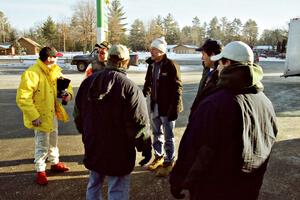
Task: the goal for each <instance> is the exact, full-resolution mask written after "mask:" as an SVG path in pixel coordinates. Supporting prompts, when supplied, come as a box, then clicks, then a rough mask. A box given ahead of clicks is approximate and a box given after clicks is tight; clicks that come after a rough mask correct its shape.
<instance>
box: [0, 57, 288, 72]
mask: <svg viewBox="0 0 300 200" xmlns="http://www.w3.org/2000/svg"><path fill="white" fill-rule="evenodd" d="M80 54H81V55H82V54H83V52H66V53H64V56H63V57H60V58H59V59H58V61H57V63H58V65H59V66H60V67H62V68H63V69H66V70H75V71H76V70H77V68H76V66H75V65H71V64H70V62H71V60H72V58H73V56H75V55H80ZM138 55H139V59H140V60H145V59H146V58H148V57H150V53H149V52H138ZM167 56H168V57H169V58H170V59H174V60H187V61H188V60H200V59H201V55H200V54H176V53H167ZM37 58H38V56H37V55H26V56H0V66H9V67H24V68H26V67H28V66H30V65H32V64H34V63H35V60H36V59H37ZM1 60H6V61H7V60H8V62H5V63H2V62H1ZM259 60H260V62H268V61H270V62H285V60H284V59H279V58H273V57H268V58H263V57H260V58H259ZM200 68H201V67H200V66H198V65H181V66H180V69H181V71H191V70H198V69H199V70H200ZM146 70H147V64H145V63H144V62H141V63H140V64H139V66H131V67H130V68H129V71H136V72H144V71H146Z"/></svg>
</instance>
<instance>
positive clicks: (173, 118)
mask: <svg viewBox="0 0 300 200" xmlns="http://www.w3.org/2000/svg"><path fill="white" fill-rule="evenodd" d="M177 118H178V113H177V112H174V113H171V114H169V115H168V120H169V121H175V120H176V119H177Z"/></svg>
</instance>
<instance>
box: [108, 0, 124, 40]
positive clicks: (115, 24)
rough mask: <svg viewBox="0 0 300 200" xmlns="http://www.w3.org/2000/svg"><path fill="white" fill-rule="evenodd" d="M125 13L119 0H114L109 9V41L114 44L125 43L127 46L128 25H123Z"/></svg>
mask: <svg viewBox="0 0 300 200" xmlns="http://www.w3.org/2000/svg"><path fill="white" fill-rule="evenodd" d="M125 19H126V17H125V12H124V11H123V6H121V3H120V1H119V0H113V1H112V2H111V6H110V7H109V13H108V30H109V34H108V40H109V41H110V42H111V43H112V44H116V43H123V44H126V35H125V32H126V28H125V26H126V25H127V24H126V23H122V21H123V20H125Z"/></svg>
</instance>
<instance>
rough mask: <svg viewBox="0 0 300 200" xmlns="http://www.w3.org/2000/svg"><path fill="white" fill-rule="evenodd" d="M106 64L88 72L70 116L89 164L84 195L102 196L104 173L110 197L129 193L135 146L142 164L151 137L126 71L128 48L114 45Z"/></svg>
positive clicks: (148, 154) (142, 100) (143, 102)
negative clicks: (80, 138) (91, 72)
mask: <svg viewBox="0 0 300 200" xmlns="http://www.w3.org/2000/svg"><path fill="white" fill-rule="evenodd" d="M108 54H109V55H108V57H109V58H108V64H107V66H106V68H105V69H103V70H102V71H99V72H96V73H93V74H92V75H91V76H90V77H88V78H86V79H85V80H84V81H83V82H82V84H81V85H80V88H79V90H78V93H77V96H76V101H75V108H74V119H75V124H76V127H77V129H78V131H79V132H80V133H82V141H83V144H84V151H85V153H84V160H83V162H84V165H85V167H86V168H87V169H89V170H90V177H89V182H88V186H87V193H86V198H87V199H101V198H102V197H101V196H102V194H101V188H102V186H103V181H104V178H105V176H108V197H109V199H120V200H123V199H129V180H130V173H131V172H132V170H133V168H134V166H135V159H136V151H135V148H137V150H138V151H142V153H143V156H145V159H144V160H142V161H141V162H140V164H141V165H144V164H146V163H147V162H148V161H149V160H150V159H151V148H152V147H151V139H150V134H149V127H150V125H149V117H148V111H147V104H146V100H145V98H144V96H143V93H142V91H141V90H140V89H139V87H138V86H137V85H136V84H135V83H134V82H132V81H131V80H130V79H128V78H127V76H126V69H127V68H128V65H129V51H128V49H127V48H126V47H125V46H123V45H114V46H112V47H111V48H110V50H109V52H108Z"/></svg>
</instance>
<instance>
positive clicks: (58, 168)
mask: <svg viewBox="0 0 300 200" xmlns="http://www.w3.org/2000/svg"><path fill="white" fill-rule="evenodd" d="M69 169H70V168H69V167H67V166H66V165H65V164H64V163H63V162H59V163H57V164H56V165H51V171H53V172H66V171H69Z"/></svg>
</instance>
